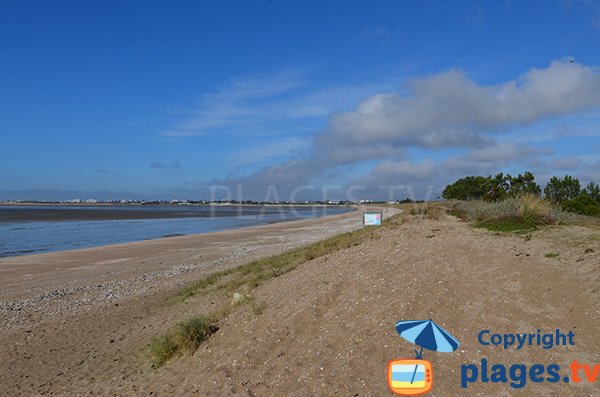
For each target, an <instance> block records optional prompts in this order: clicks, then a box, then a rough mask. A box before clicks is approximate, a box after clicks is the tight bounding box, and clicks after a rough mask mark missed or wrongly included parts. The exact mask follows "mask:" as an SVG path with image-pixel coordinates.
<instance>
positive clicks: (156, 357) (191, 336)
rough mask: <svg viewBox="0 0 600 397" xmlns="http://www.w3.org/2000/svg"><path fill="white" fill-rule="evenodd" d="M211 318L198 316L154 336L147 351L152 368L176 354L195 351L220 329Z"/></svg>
mask: <svg viewBox="0 0 600 397" xmlns="http://www.w3.org/2000/svg"><path fill="white" fill-rule="evenodd" d="M213 323H214V320H213V319H211V318H207V317H203V316H198V317H192V318H189V319H187V320H185V321H183V322H180V323H178V324H177V325H176V326H175V328H173V329H172V330H170V331H168V332H166V333H164V334H162V335H159V336H157V337H155V338H153V339H152V340H151V341H150V343H149V344H148V348H147V353H148V356H149V358H150V361H151V362H152V368H158V367H160V366H162V365H163V364H165V363H166V362H167V361H168V360H170V359H171V358H173V357H175V356H176V355H179V354H182V353H184V352H189V353H193V352H195V351H196V349H198V346H200V344H201V343H202V342H204V341H205V340H206V339H208V337H209V336H211V335H212V334H214V333H215V332H217V330H218V329H219V328H218V327H216V326H215V325H214V324H213Z"/></svg>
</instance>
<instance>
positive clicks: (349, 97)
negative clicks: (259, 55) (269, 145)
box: [161, 70, 397, 138]
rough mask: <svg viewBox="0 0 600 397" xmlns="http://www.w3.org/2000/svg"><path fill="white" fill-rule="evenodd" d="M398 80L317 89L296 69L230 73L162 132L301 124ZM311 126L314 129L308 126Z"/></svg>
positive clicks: (261, 130) (247, 130) (264, 130)
mask: <svg viewBox="0 0 600 397" xmlns="http://www.w3.org/2000/svg"><path fill="white" fill-rule="evenodd" d="M396 84H397V80H395V79H389V80H388V81H386V82H384V83H357V84H353V85H331V86H326V87H324V88H318V89H315V87H313V86H312V85H311V84H310V83H309V82H308V81H307V78H306V73H304V72H302V71H300V70H286V71H282V72H279V73H273V74H272V75H262V76H255V77H252V78H244V79H232V80H231V81H230V83H229V84H228V85H226V86H225V87H223V88H222V89H221V90H219V91H216V92H213V93H207V94H204V95H203V96H202V97H201V99H200V103H199V105H198V107H197V109H195V110H194V111H192V112H190V114H188V115H187V116H186V117H185V118H184V120H183V121H182V122H180V123H179V124H177V125H174V126H173V127H172V128H171V129H169V130H166V131H163V132H162V133H161V135H162V136H165V137H179V138H185V137H193V136H202V135H208V134H214V133H218V134H223V133H227V134H234V135H244V136H257V135H261V136H264V135H271V131H273V130H275V131H281V124H283V123H285V125H286V126H288V128H289V126H290V125H291V126H293V128H296V129H302V128H303V126H304V124H303V122H304V121H306V120H314V119H318V118H325V117H326V116H327V115H329V114H331V113H332V112H335V111H340V110H345V109H348V108H350V107H351V106H354V104H355V103H356V102H357V101H358V100H360V99H361V98H364V97H365V96H367V95H370V94H372V93H375V92H377V91H379V90H382V89H388V88H390V87H392V86H394V85H396ZM312 131H314V130H312Z"/></svg>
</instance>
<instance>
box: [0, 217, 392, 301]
mask: <svg viewBox="0 0 600 397" xmlns="http://www.w3.org/2000/svg"><path fill="white" fill-rule="evenodd" d="M388 211H393V210H391V209H388ZM361 214H362V212H361V211H359V210H355V211H351V212H347V213H343V214H336V215H329V216H323V217H318V218H310V219H301V220H291V221H284V222H276V223H271V224H266V225H257V226H251V227H246V228H239V229H229V230H223V231H217V232H209V233H199V234H191V235H185V236H174V237H163V238H157V239H152V240H142V241H135V242H127V243H119V244H111V245H103V246H97V247H90V248H81V249H75V250H67V251H57V252H48V253H37V254H30V255H19V256H11V257H4V258H0V303H1V302H5V303H6V302H9V301H18V300H26V299H30V298H33V297H35V296H39V295H40V293H49V292H52V291H58V290H63V289H78V288H82V287H86V286H88V285H93V284H94V283H100V284H101V283H106V282H109V283H110V282H114V281H115V280H117V279H118V280H122V279H133V278H137V277H143V276H144V275H145V274H153V275H154V276H156V275H157V274H158V273H161V272H162V273H164V274H165V275H169V277H172V276H173V275H174V274H175V273H182V272H185V273H193V272H195V271H196V270H206V269H212V268H215V267H218V266H220V265H223V264H224V263H226V262H237V260H238V259H240V258H241V257H244V256H246V257H247V258H248V259H247V260H251V259H253V258H255V257H258V256H260V255H258V253H257V251H260V250H261V249H262V250H264V255H265V256H266V255H267V254H272V253H275V252H281V251H284V250H286V249H291V248H295V247H297V246H299V245H302V244H304V243H308V242H313V241H317V240H319V239H321V238H326V237H329V236H331V235H334V234H339V233H343V232H345V231H349V230H353V229H356V228H359V227H362V224H361V219H360V218H361ZM223 258H229V259H228V260H224V259H223ZM219 260H220V262H219V263H216V264H215V263H213V261H219ZM177 266H179V269H176V270H173V267H177ZM182 269H184V271H182Z"/></svg>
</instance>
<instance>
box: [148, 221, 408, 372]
mask: <svg viewBox="0 0 600 397" xmlns="http://www.w3.org/2000/svg"><path fill="white" fill-rule="evenodd" d="M404 221H405V218H404V215H403V214H402V213H400V214H396V215H394V216H391V217H390V218H388V219H385V220H384V221H383V224H382V226H381V227H370V226H368V227H363V228H360V229H357V230H354V231H351V232H346V233H342V234H339V235H337V236H333V237H330V238H328V239H325V240H322V241H318V242H315V243H312V244H309V245H306V246H304V247H300V248H297V249H294V250H291V251H288V252H284V253H282V254H278V255H273V256H270V257H267V258H263V259H258V260H255V261H252V262H249V263H247V264H244V265H241V266H238V267H235V268H232V269H227V270H222V271H218V272H215V273H212V274H210V275H209V276H206V277H204V278H202V279H200V280H198V281H196V282H194V283H192V284H190V285H188V286H186V287H185V288H183V289H182V290H181V291H180V292H179V293H178V294H177V295H175V296H174V297H172V298H171V299H169V301H168V304H170V305H175V304H178V303H183V302H185V301H186V300H187V299H189V298H191V297H194V296H196V295H204V294H210V293H214V294H215V295H216V296H220V297H221V300H222V301H223V302H222V304H221V308H220V309H218V310H215V311H213V312H212V313H211V314H209V315H206V316H195V317H192V318H189V319H187V320H185V321H182V322H180V323H178V324H177V325H176V326H175V327H173V328H172V329H170V330H168V331H167V332H166V333H164V334H162V335H159V336H157V337H155V338H153V339H152V340H151V341H150V343H149V344H148V346H147V354H148V356H149V358H150V361H151V362H152V366H153V368H158V367H160V366H162V365H164V364H165V363H166V362H167V361H168V360H170V359H171V358H173V357H175V356H178V355H181V354H182V353H184V352H190V353H193V352H194V351H196V349H197V348H198V346H199V345H200V344H201V343H202V342H203V341H204V340H206V339H207V338H208V337H209V336H210V335H212V334H213V333H214V332H216V330H217V329H218V327H217V326H216V325H215V324H216V323H217V322H218V321H219V320H220V319H222V318H224V317H226V316H227V315H229V314H230V313H231V312H232V310H234V309H235V308H236V307H239V306H243V305H245V304H248V303H252V313H253V314H255V315H261V314H262V313H263V311H264V310H265V309H266V303H265V302H264V301H262V300H256V299H255V297H254V296H253V295H251V294H240V293H238V292H236V293H234V299H233V300H232V301H231V302H230V303H229V302H227V301H224V300H223V299H222V298H223V297H224V296H230V293H232V292H234V291H241V290H244V291H252V290H253V289H254V288H256V287H258V286H259V285H260V284H261V283H263V282H265V281H267V280H270V279H272V278H275V277H279V276H281V275H283V274H285V273H287V272H290V271H292V270H294V269H295V268H296V267H298V266H299V265H301V264H302V263H305V262H308V261H310V260H313V259H316V258H319V257H322V256H325V255H328V254H332V253H335V252H337V251H340V250H343V249H346V248H350V247H353V246H357V245H359V244H361V243H362V242H364V241H367V240H369V239H377V238H379V234H378V231H379V230H381V229H382V228H397V227H399V226H400V225H402V224H403V223H404ZM228 293H229V294H228Z"/></svg>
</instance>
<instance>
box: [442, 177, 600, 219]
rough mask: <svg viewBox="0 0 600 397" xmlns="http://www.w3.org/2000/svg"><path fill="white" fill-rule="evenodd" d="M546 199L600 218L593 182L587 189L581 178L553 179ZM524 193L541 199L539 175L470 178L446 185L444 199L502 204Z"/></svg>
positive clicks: (599, 201) (599, 198) (598, 192)
mask: <svg viewBox="0 0 600 397" xmlns="http://www.w3.org/2000/svg"><path fill="white" fill-rule="evenodd" d="M543 192H544V197H545V198H546V199H547V200H549V201H552V202H554V203H556V204H557V205H559V206H561V207H562V208H563V209H564V210H566V211H570V212H575V213H578V214H583V215H592V216H600V187H599V186H598V184H597V183H595V182H593V181H592V182H590V183H588V184H587V186H585V187H584V188H581V184H580V182H579V180H578V179H577V178H574V177H572V176H570V175H566V176H565V177H563V178H558V177H556V176H553V177H552V178H550V180H549V181H548V183H547V184H546V187H544V190H543ZM522 194H533V195H536V196H541V194H542V189H541V187H540V185H538V184H537V183H536V182H535V176H534V175H533V174H532V173H531V172H529V171H527V172H525V173H524V174H519V175H517V176H516V177H513V176H511V175H510V174H504V173H502V172H501V173H499V174H496V175H495V176H492V175H489V176H486V177H484V176H467V177H464V178H460V179H458V180H457V181H455V182H454V183H451V184H450V185H448V186H446V188H445V189H444V191H443V192H442V197H443V198H445V199H447V200H449V199H457V200H485V201H502V200H504V199H507V198H510V197H516V196H520V195H522Z"/></svg>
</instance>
